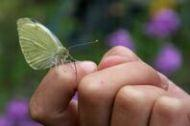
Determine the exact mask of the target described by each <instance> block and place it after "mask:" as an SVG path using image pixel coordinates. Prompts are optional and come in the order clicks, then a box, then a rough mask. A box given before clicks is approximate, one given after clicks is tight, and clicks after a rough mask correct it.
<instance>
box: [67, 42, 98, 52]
mask: <svg viewBox="0 0 190 126" xmlns="http://www.w3.org/2000/svg"><path fill="white" fill-rule="evenodd" d="M97 42H98V40H95V41H93V42H86V43H80V44H76V45H72V46H70V47H69V48H68V49H69V50H70V49H71V48H75V47H79V46H83V45H88V44H94V43H97Z"/></svg>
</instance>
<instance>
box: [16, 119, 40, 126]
mask: <svg viewBox="0 0 190 126" xmlns="http://www.w3.org/2000/svg"><path fill="white" fill-rule="evenodd" d="M18 126H42V125H41V124H39V123H36V122H34V121H31V120H26V121H21V122H19V123H18Z"/></svg>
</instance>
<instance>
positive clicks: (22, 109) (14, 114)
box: [6, 100, 29, 121]
mask: <svg viewBox="0 0 190 126" xmlns="http://www.w3.org/2000/svg"><path fill="white" fill-rule="evenodd" d="M6 115H7V117H8V118H9V119H11V120H14V121H21V120H25V119H26V118H29V117H28V103H27V101H24V100H12V101H11V102H10V103H9V104H8V105H7V108H6Z"/></svg>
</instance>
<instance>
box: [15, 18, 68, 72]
mask: <svg viewBox="0 0 190 126" xmlns="http://www.w3.org/2000/svg"><path fill="white" fill-rule="evenodd" d="M17 27H18V35H19V42H20V46H21V50H22V53H23V54H24V57H25V59H26V62H27V63H28V64H29V65H30V67H32V68H33V69H35V70H39V69H46V68H50V67H52V66H55V65H58V64H60V63H63V62H65V61H66V59H67V58H68V57H70V55H69V51H68V50H67V49H66V48H65V47H64V46H63V45H62V44H61V42H60V41H59V39H58V38H57V37H56V36H55V35H54V34H53V33H52V32H51V31H50V30H49V29H47V28H46V27H45V26H43V25H42V24H40V23H38V22H36V21H33V20H31V19H29V18H21V19H19V20H18V21H17Z"/></svg>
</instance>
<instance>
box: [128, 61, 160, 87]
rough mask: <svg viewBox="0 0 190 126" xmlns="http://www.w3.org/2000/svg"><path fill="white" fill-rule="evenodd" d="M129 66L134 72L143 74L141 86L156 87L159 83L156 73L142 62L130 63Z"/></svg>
mask: <svg viewBox="0 0 190 126" xmlns="http://www.w3.org/2000/svg"><path fill="white" fill-rule="evenodd" d="M131 66H135V68H136V70H138V71H141V73H142V72H143V77H142V79H143V80H142V82H144V83H143V84H150V85H157V84H158V83H160V81H161V80H160V77H159V76H158V74H157V72H156V71H155V70H154V69H153V68H152V67H151V66H149V65H147V64H146V63H144V62H142V61H138V62H132V63H131Z"/></svg>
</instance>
